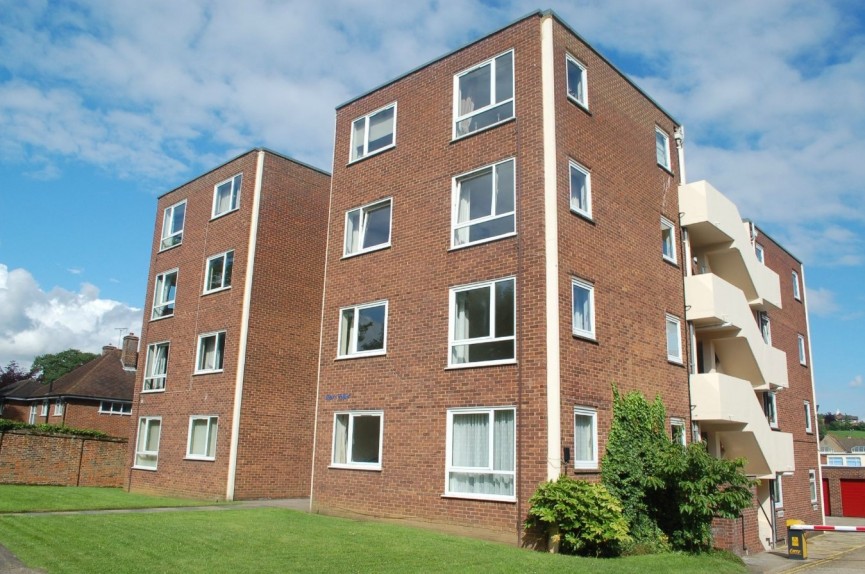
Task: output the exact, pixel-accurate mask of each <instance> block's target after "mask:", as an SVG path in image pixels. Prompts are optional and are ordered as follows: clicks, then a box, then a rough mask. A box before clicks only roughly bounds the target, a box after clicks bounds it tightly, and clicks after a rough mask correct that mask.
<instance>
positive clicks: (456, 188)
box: [451, 158, 517, 249]
mask: <svg viewBox="0 0 865 574" xmlns="http://www.w3.org/2000/svg"><path fill="white" fill-rule="evenodd" d="M505 164H511V177H512V178H513V180H512V181H511V189H512V190H513V194H514V197H513V209H511V210H510V211H503V212H502V213H494V212H495V209H496V203H497V199H498V197H499V185H498V182H499V180H500V176H499V166H503V165H505ZM485 171H489V172H490V174H491V176H492V177H491V181H492V190H491V192H490V198H491V200H490V201H491V203H492V205H491V213H490V215H484V216H481V217H478V218H476V219H468V220H466V221H464V222H462V223H460V222H459V221H458V220H459V209H460V192H461V190H462V184H463V182H464V181H467V180H470V179H473V178H475V177H477V176H478V175H479V174H481V173H482V172H485ZM516 208H517V172H516V161H514V158H508V159H505V160H502V161H497V162H495V163H492V164H489V165H485V166H483V167H480V168H478V169H474V170H472V171H469V172H466V173H461V174H460V175H458V176H456V177H454V178H453V183H452V185H451V249H462V248H463V247H469V246H470V245H478V244H481V243H488V242H490V241H496V240H498V239H501V238H503V237H511V236H513V235H516V234H517V212H516ZM507 217H511V218H512V220H513V223H514V226H513V230H512V231H507V232H505V233H501V234H499V235H493V236H490V237H485V238H483V239H476V240H474V241H472V240H471V239H470V238H468V239H466V241H465V242H464V243H457V235H458V234H459V233H460V232H461V231H463V230H465V232H466V233H467V234H468V235H469V236H470V235H471V228H472V226H474V225H478V224H480V223H487V222H491V221H496V220H500V219H506V218H507Z"/></svg>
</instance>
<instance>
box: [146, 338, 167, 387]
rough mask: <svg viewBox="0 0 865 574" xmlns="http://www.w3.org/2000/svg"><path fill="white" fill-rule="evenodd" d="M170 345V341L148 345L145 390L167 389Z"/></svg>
mask: <svg viewBox="0 0 865 574" xmlns="http://www.w3.org/2000/svg"><path fill="white" fill-rule="evenodd" d="M168 347H169V344H168V342H164V343H153V344H152V345H147V361H146V363H145V365H144V389H143V392H147V391H163V390H165V379H166V377H167V375H168Z"/></svg>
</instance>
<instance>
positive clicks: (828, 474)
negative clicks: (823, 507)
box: [818, 466, 865, 516]
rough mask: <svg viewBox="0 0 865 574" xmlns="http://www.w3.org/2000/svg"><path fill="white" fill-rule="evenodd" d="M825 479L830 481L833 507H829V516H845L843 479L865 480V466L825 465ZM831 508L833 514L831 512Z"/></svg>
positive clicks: (830, 495)
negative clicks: (843, 466) (842, 492)
mask: <svg viewBox="0 0 865 574" xmlns="http://www.w3.org/2000/svg"><path fill="white" fill-rule="evenodd" d="M823 479H824V480H828V481H829V503H830V506H831V509H827V512H826V515H827V516H844V501H843V500H842V499H841V481H842V480H865V468H863V467H845V468H842V467H838V466H834V467H833V466H824V467H823ZM818 486H819V487H820V498H821V501H822V497H823V494H822V493H823V490H822V488H823V487H822V484H821V485H818ZM829 510H831V514H830V513H829Z"/></svg>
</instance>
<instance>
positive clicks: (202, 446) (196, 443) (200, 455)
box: [186, 416, 219, 460]
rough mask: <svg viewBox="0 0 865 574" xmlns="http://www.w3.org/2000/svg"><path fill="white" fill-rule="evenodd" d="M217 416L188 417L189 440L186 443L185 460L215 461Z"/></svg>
mask: <svg viewBox="0 0 865 574" xmlns="http://www.w3.org/2000/svg"><path fill="white" fill-rule="evenodd" d="M218 428H219V417H217V416H191V417H189V438H188V440H187V441H186V458H189V459H194V460H215V459H216V431H217V430H218Z"/></svg>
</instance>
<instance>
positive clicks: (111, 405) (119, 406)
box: [99, 401, 132, 415]
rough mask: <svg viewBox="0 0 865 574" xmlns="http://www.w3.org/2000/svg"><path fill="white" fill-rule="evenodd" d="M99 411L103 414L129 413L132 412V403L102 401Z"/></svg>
mask: <svg viewBox="0 0 865 574" xmlns="http://www.w3.org/2000/svg"><path fill="white" fill-rule="evenodd" d="M99 413H100V414H103V415H128V414H131V413H132V403H119V402H114V401H100V402H99Z"/></svg>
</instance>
